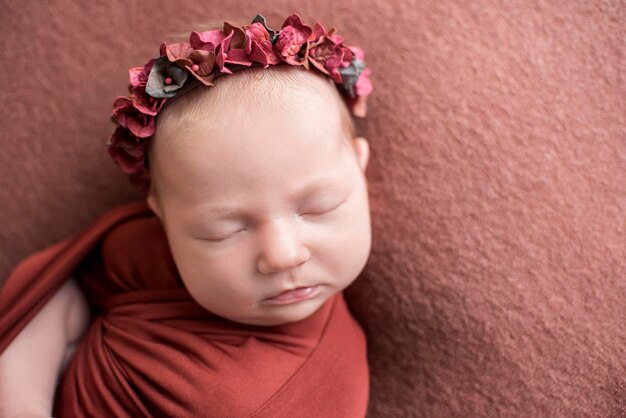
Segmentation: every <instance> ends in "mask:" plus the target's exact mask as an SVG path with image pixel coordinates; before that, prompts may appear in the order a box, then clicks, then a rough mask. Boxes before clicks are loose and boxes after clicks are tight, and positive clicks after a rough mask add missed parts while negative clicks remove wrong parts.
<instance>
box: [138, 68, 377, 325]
mask: <svg viewBox="0 0 626 418" xmlns="http://www.w3.org/2000/svg"><path fill="white" fill-rule="evenodd" d="M212 81H213V83H214V84H215V85H214V86H213V87H210V88H202V86H200V87H198V88H195V89H193V90H190V91H189V92H187V93H186V94H184V95H181V96H180V97H179V98H177V100H176V101H175V102H172V103H171V104H169V105H168V106H167V107H166V108H165V109H163V110H162V111H161V112H160V113H159V115H158V117H157V118H156V121H155V122H156V130H155V133H154V135H153V136H152V137H151V139H150V142H149V144H148V151H147V161H149V176H150V184H151V185H150V190H149V193H148V195H147V203H148V205H149V206H150V208H151V209H152V210H153V211H154V213H155V214H156V215H157V217H158V218H159V220H160V221H161V223H162V225H163V228H164V230H165V233H166V235H167V238H168V242H169V245H170V249H171V252H172V255H173V257H174V261H175V263H176V266H177V268H178V270H179V273H180V276H181V279H182V281H183V282H184V284H185V286H186V287H187V289H188V290H189V292H190V294H191V295H192V297H193V298H194V299H195V300H196V301H197V302H198V303H199V304H200V305H201V306H203V307H204V308H206V309H207V310H209V311H211V312H213V313H215V314H217V315H219V316H222V317H224V318H227V319H230V320H233V321H236V322H241V323H246V324H252V325H279V324H284V323H289V322H294V321H298V320H301V319H304V318H306V317H307V316H309V315H311V314H312V313H313V312H315V311H316V310H317V309H318V308H320V307H321V306H322V305H323V304H324V302H325V301H327V300H328V299H329V298H330V297H331V296H333V295H335V294H336V293H338V292H340V291H342V290H343V289H345V288H346V287H347V286H348V285H349V284H350V283H352V282H353V281H354V280H355V279H356V277H357V276H358V275H359V273H360V272H361V271H362V269H363V268H364V266H365V264H366V261H367V259H368V256H369V252H370V243H371V228H370V214H369V204H368V194H367V184H366V179H365V168H366V166H367V162H368V157H369V147H368V144H367V141H366V140H365V139H364V138H361V137H357V136H356V135H355V130H354V125H353V122H352V118H351V116H350V113H349V110H348V107H346V104H345V102H344V100H343V99H342V96H341V95H340V93H339V91H338V90H337V87H336V86H335V83H333V81H332V80H330V79H329V78H328V77H327V76H325V75H322V74H318V73H316V72H314V71H310V70H306V69H305V68H303V67H301V66H290V65H275V66H271V67H268V68H262V67H256V68H248V69H244V70H241V71H237V72H235V73H234V74H232V75H228V76H225V77H219V78H216V79H215V80H212ZM289 290H295V291H293V292H288V293H283V292H286V291H289ZM281 293H282V294H281ZM278 295H280V296H278Z"/></svg>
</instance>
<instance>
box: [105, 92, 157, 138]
mask: <svg viewBox="0 0 626 418" xmlns="http://www.w3.org/2000/svg"><path fill="white" fill-rule="evenodd" d="M111 117H112V118H113V119H115V120H116V121H117V123H119V124H120V125H122V126H123V127H124V128H126V129H128V130H130V132H131V133H132V134H133V135H135V136H137V137H139V138H148V137H151V136H152V135H154V130H155V122H154V116H152V115H148V114H145V113H142V112H140V111H139V110H138V109H137V108H136V107H135V106H134V104H133V97H132V96H127V97H124V96H118V97H117V98H116V99H115V102H113V113H112V114H111Z"/></svg>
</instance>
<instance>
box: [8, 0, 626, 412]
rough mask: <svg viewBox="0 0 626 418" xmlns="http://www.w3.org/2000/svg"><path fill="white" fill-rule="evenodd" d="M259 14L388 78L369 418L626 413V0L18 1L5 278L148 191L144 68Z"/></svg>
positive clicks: (373, 174)
mask: <svg viewBox="0 0 626 418" xmlns="http://www.w3.org/2000/svg"><path fill="white" fill-rule="evenodd" d="M256 12H261V13H263V14H264V15H265V16H266V17H267V18H268V21H269V24H270V26H275V27H278V26H279V25H280V24H281V23H282V20H283V19H284V17H285V16H287V15H288V14H289V13H291V12H298V13H300V14H301V15H302V16H303V18H304V19H305V21H307V22H311V21H313V20H319V21H321V22H323V23H324V24H326V25H327V26H329V27H330V26H335V27H337V28H339V30H340V33H342V34H344V35H345V36H346V37H347V39H348V41H349V42H348V43H353V44H356V45H359V46H363V47H364V48H365V50H366V53H367V55H366V60H367V62H368V64H369V66H371V67H372V70H373V76H372V79H373V82H374V86H375V91H374V94H373V96H372V98H371V100H370V108H369V111H370V114H369V117H368V119H367V120H365V121H363V122H360V123H359V125H358V126H359V130H360V133H361V134H363V135H364V136H366V137H367V138H368V139H369V140H370V144H371V148H372V153H373V155H372V160H371V163H370V167H369V168H368V177H369V181H370V192H371V202H372V216H373V228H374V244H373V251H372V256H371V259H370V262H369V264H368V266H367V267H366V270H365V272H364V274H363V275H362V277H361V278H360V279H359V280H358V281H357V282H356V283H355V284H354V285H353V286H352V287H351V288H350V289H349V291H348V295H347V296H348V301H349V303H350V305H351V306H352V309H353V311H354V312H355V314H356V316H357V317H358V319H359V320H360V322H361V323H362V324H363V327H364V329H365V332H366V334H367V336H368V341H369V359H370V364H371V372H372V387H371V394H372V397H371V401H370V409H369V416H371V417H400V416H402V417H404V416H407V417H408V416H519V417H522V416H563V417H565V416H567V417H571V416H602V417H623V416H626V377H625V376H626V352H625V350H626V261H625V260H626V238H625V237H626V128H625V126H626V120H625V119H626V116H625V114H626V106H625V97H626V89H625V88H624V87H625V86H624V73H625V71H626V62H625V58H624V51H625V49H626V48H625V47H626V45H625V41H624V40H625V39H626V30H625V29H624V28H626V18H625V13H626V7H625V6H624V3H623V1H620V0H601V1H595V2H589V1H582V0H580V1H553V2H544V1H538V0H530V1H525V2H519V1H517V2H501V1H496V0H478V1H475V2H462V1H453V0H442V1H436V0H428V1H412V0H406V1H377V0H362V1H358V2H357V1H356V0H353V1H323V0H315V1H311V2H300V3H298V2H294V1H287V0H278V1H253V0H241V1H238V2H236V3H235V2H230V3H228V2H217V1H198V0H194V1H175V0H167V1H137V0H131V1H129V0H108V1H92V2H78V1H69V0H51V1H46V2H41V1H35V0H20V1H17V0H8V1H3V2H2V13H1V14H0V42H2V52H1V54H2V57H1V59H2V71H0V86H1V88H0V99H1V103H2V105H1V106H2V112H1V117H2V130H1V132H0V141H1V142H0V143H1V144H2V151H0V202H1V203H0V222H1V225H2V234H0V277H1V278H5V277H6V276H7V274H8V272H9V271H10V270H11V268H13V266H15V264H16V263H17V262H19V260H20V259H22V258H23V257H25V256H26V255H28V254H29V253H31V252H33V251H36V250H38V249H41V248H43V247H44V246H47V245H49V244H51V243H53V242H55V241H58V240H60V239H62V238H65V237H67V236H69V235H71V234H74V233H76V232H78V231H79V230H80V229H82V228H83V227H84V226H86V225H87V224H88V223H90V222H91V221H93V220H94V219H95V218H96V217H97V216H98V215H100V214H101V213H103V212H104V211H106V210H107V209H108V208H111V207H113V206H115V205H117V204H121V203H124V202H128V201H131V200H137V199H138V198H139V197H140V196H139V194H138V193H137V192H135V190H134V189H133V188H132V187H131V186H130V185H129V184H128V182H127V180H126V178H125V177H124V176H123V174H121V172H119V171H118V170H117V169H116V168H115V167H114V166H113V164H112V163H111V161H109V158H108V156H107V155H106V148H105V142H106V139H107V137H108V136H109V135H110V133H111V131H112V129H113V124H112V122H110V121H109V120H108V115H109V113H110V108H111V103H112V101H113V99H114V98H115V96H116V95H121V94H124V92H125V88H126V84H127V78H126V69H127V68H129V67H133V66H139V65H142V64H143V63H144V62H145V61H147V59H148V58H151V57H153V56H155V55H156V54H157V53H158V45H159V44H160V42H161V41H162V40H169V39H171V37H170V36H168V35H169V34H173V33H178V32H183V33H185V32H188V31H189V30H190V29H202V28H203V27H204V22H209V23H220V22H222V21H223V20H224V19H229V20H233V21H238V22H240V23H242V24H243V23H249V20H251V19H252V17H253V16H254V15H255V14H256Z"/></svg>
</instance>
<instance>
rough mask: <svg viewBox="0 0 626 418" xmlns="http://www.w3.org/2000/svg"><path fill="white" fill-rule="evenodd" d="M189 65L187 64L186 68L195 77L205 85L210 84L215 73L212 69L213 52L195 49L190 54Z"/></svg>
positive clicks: (213, 61) (213, 62)
mask: <svg viewBox="0 0 626 418" xmlns="http://www.w3.org/2000/svg"><path fill="white" fill-rule="evenodd" d="M189 58H190V59H191V65H188V66H187V67H185V68H187V70H188V71H189V72H190V73H191V75H193V76H194V77H195V78H197V79H198V80H200V82H202V84H204V85H205V86H212V85H213V83H212V81H213V79H214V78H215V74H214V73H213V69H214V68H215V52H212V51H206V50H203V49H195V50H194V51H193V52H192V53H191V54H190V55H189Z"/></svg>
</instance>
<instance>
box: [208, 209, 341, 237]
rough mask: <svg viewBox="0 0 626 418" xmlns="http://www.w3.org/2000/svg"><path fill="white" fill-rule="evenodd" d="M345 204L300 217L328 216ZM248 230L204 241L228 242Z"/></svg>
mask: <svg viewBox="0 0 626 418" xmlns="http://www.w3.org/2000/svg"><path fill="white" fill-rule="evenodd" d="M344 202H345V201H344ZM344 202H341V203H339V204H338V205H337V206H335V207H332V208H330V209H326V210H321V211H318V212H307V213H302V214H300V215H299V216H322V215H327V214H329V213H331V212H333V211H335V210H336V209H339V207H340V206H341V205H343V203H344ZM246 230H247V228H242V229H239V230H237V231H235V232H233V233H232V234H230V235H228V236H226V237H223V238H205V239H204V240H205V241H209V242H222V241H226V240H228V239H230V238H232V237H234V236H235V235H236V234H238V233H239V232H242V231H246Z"/></svg>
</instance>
